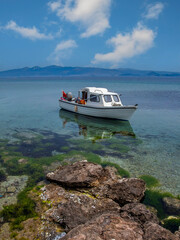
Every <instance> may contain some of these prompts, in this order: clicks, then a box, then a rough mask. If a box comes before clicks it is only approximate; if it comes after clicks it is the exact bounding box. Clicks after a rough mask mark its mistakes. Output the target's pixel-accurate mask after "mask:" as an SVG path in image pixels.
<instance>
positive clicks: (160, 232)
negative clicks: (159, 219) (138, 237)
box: [144, 222, 179, 240]
mask: <svg viewBox="0 0 180 240" xmlns="http://www.w3.org/2000/svg"><path fill="white" fill-rule="evenodd" d="M144 232H145V233H144V240H179V237H178V236H176V235H175V234H173V233H171V232H170V231H169V230H167V229H165V228H163V227H161V226H159V225H158V224H156V223H152V222H148V223H146V224H145V227H144Z"/></svg>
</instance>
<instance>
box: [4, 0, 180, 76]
mask: <svg viewBox="0 0 180 240" xmlns="http://www.w3.org/2000/svg"><path fill="white" fill-rule="evenodd" d="M179 12H180V1H179V0H165V1H163V0H161V1H153V0H52V1H46V0H16V1H14V0H0V70H6V69H11V68H19V67H25V66H29V67H32V66H47V65H52V64H56V65H61V66H84V67H86V66H90V67H106V68H121V67H122V68H135V69H147V70H148V69H149V70H150V69H152V70H165V71H179V72H180V14H179Z"/></svg>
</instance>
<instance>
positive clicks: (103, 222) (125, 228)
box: [62, 213, 143, 240]
mask: <svg viewBox="0 0 180 240" xmlns="http://www.w3.org/2000/svg"><path fill="white" fill-rule="evenodd" d="M142 236H143V231H142V229H141V228H140V226H139V225H138V223H136V222H132V221H127V220H124V219H123V218H121V217H120V216H118V215H116V214H112V213H109V214H103V215H101V216H99V217H96V218H94V219H92V220H91V221H89V222H87V223H86V224H84V225H80V226H78V227H76V228H74V229H73V230H71V231H70V232H69V233H68V234H67V235H66V236H65V237H63V238H62V240H143V237H142Z"/></svg>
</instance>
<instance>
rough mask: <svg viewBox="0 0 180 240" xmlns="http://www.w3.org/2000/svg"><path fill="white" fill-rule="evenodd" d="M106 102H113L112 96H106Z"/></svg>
mask: <svg viewBox="0 0 180 240" xmlns="http://www.w3.org/2000/svg"><path fill="white" fill-rule="evenodd" d="M104 100H105V102H112V98H111V95H104Z"/></svg>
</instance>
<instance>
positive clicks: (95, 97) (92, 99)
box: [59, 87, 137, 120]
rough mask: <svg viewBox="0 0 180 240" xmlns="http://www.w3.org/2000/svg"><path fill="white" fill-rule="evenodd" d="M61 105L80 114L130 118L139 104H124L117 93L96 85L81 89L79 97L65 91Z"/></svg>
mask: <svg viewBox="0 0 180 240" xmlns="http://www.w3.org/2000/svg"><path fill="white" fill-rule="evenodd" d="M59 105H60V107H61V108H62V109H65V110H68V111H71V112H75V113H79V114H84V115H88V116H93V117H101V118H111V119H120V120H129V119H130V118H131V116H132V114H133V113H134V112H135V111H136V109H137V104H136V105H128V106H124V105H123V104H122V102H121V99H120V96H119V95H118V94H117V93H114V92H109V91H108V90H107V89H106V88H96V87H85V88H83V89H81V90H79V92H78V98H72V94H71V93H68V94H65V93H64V92H63V97H61V98H60V99H59Z"/></svg>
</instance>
